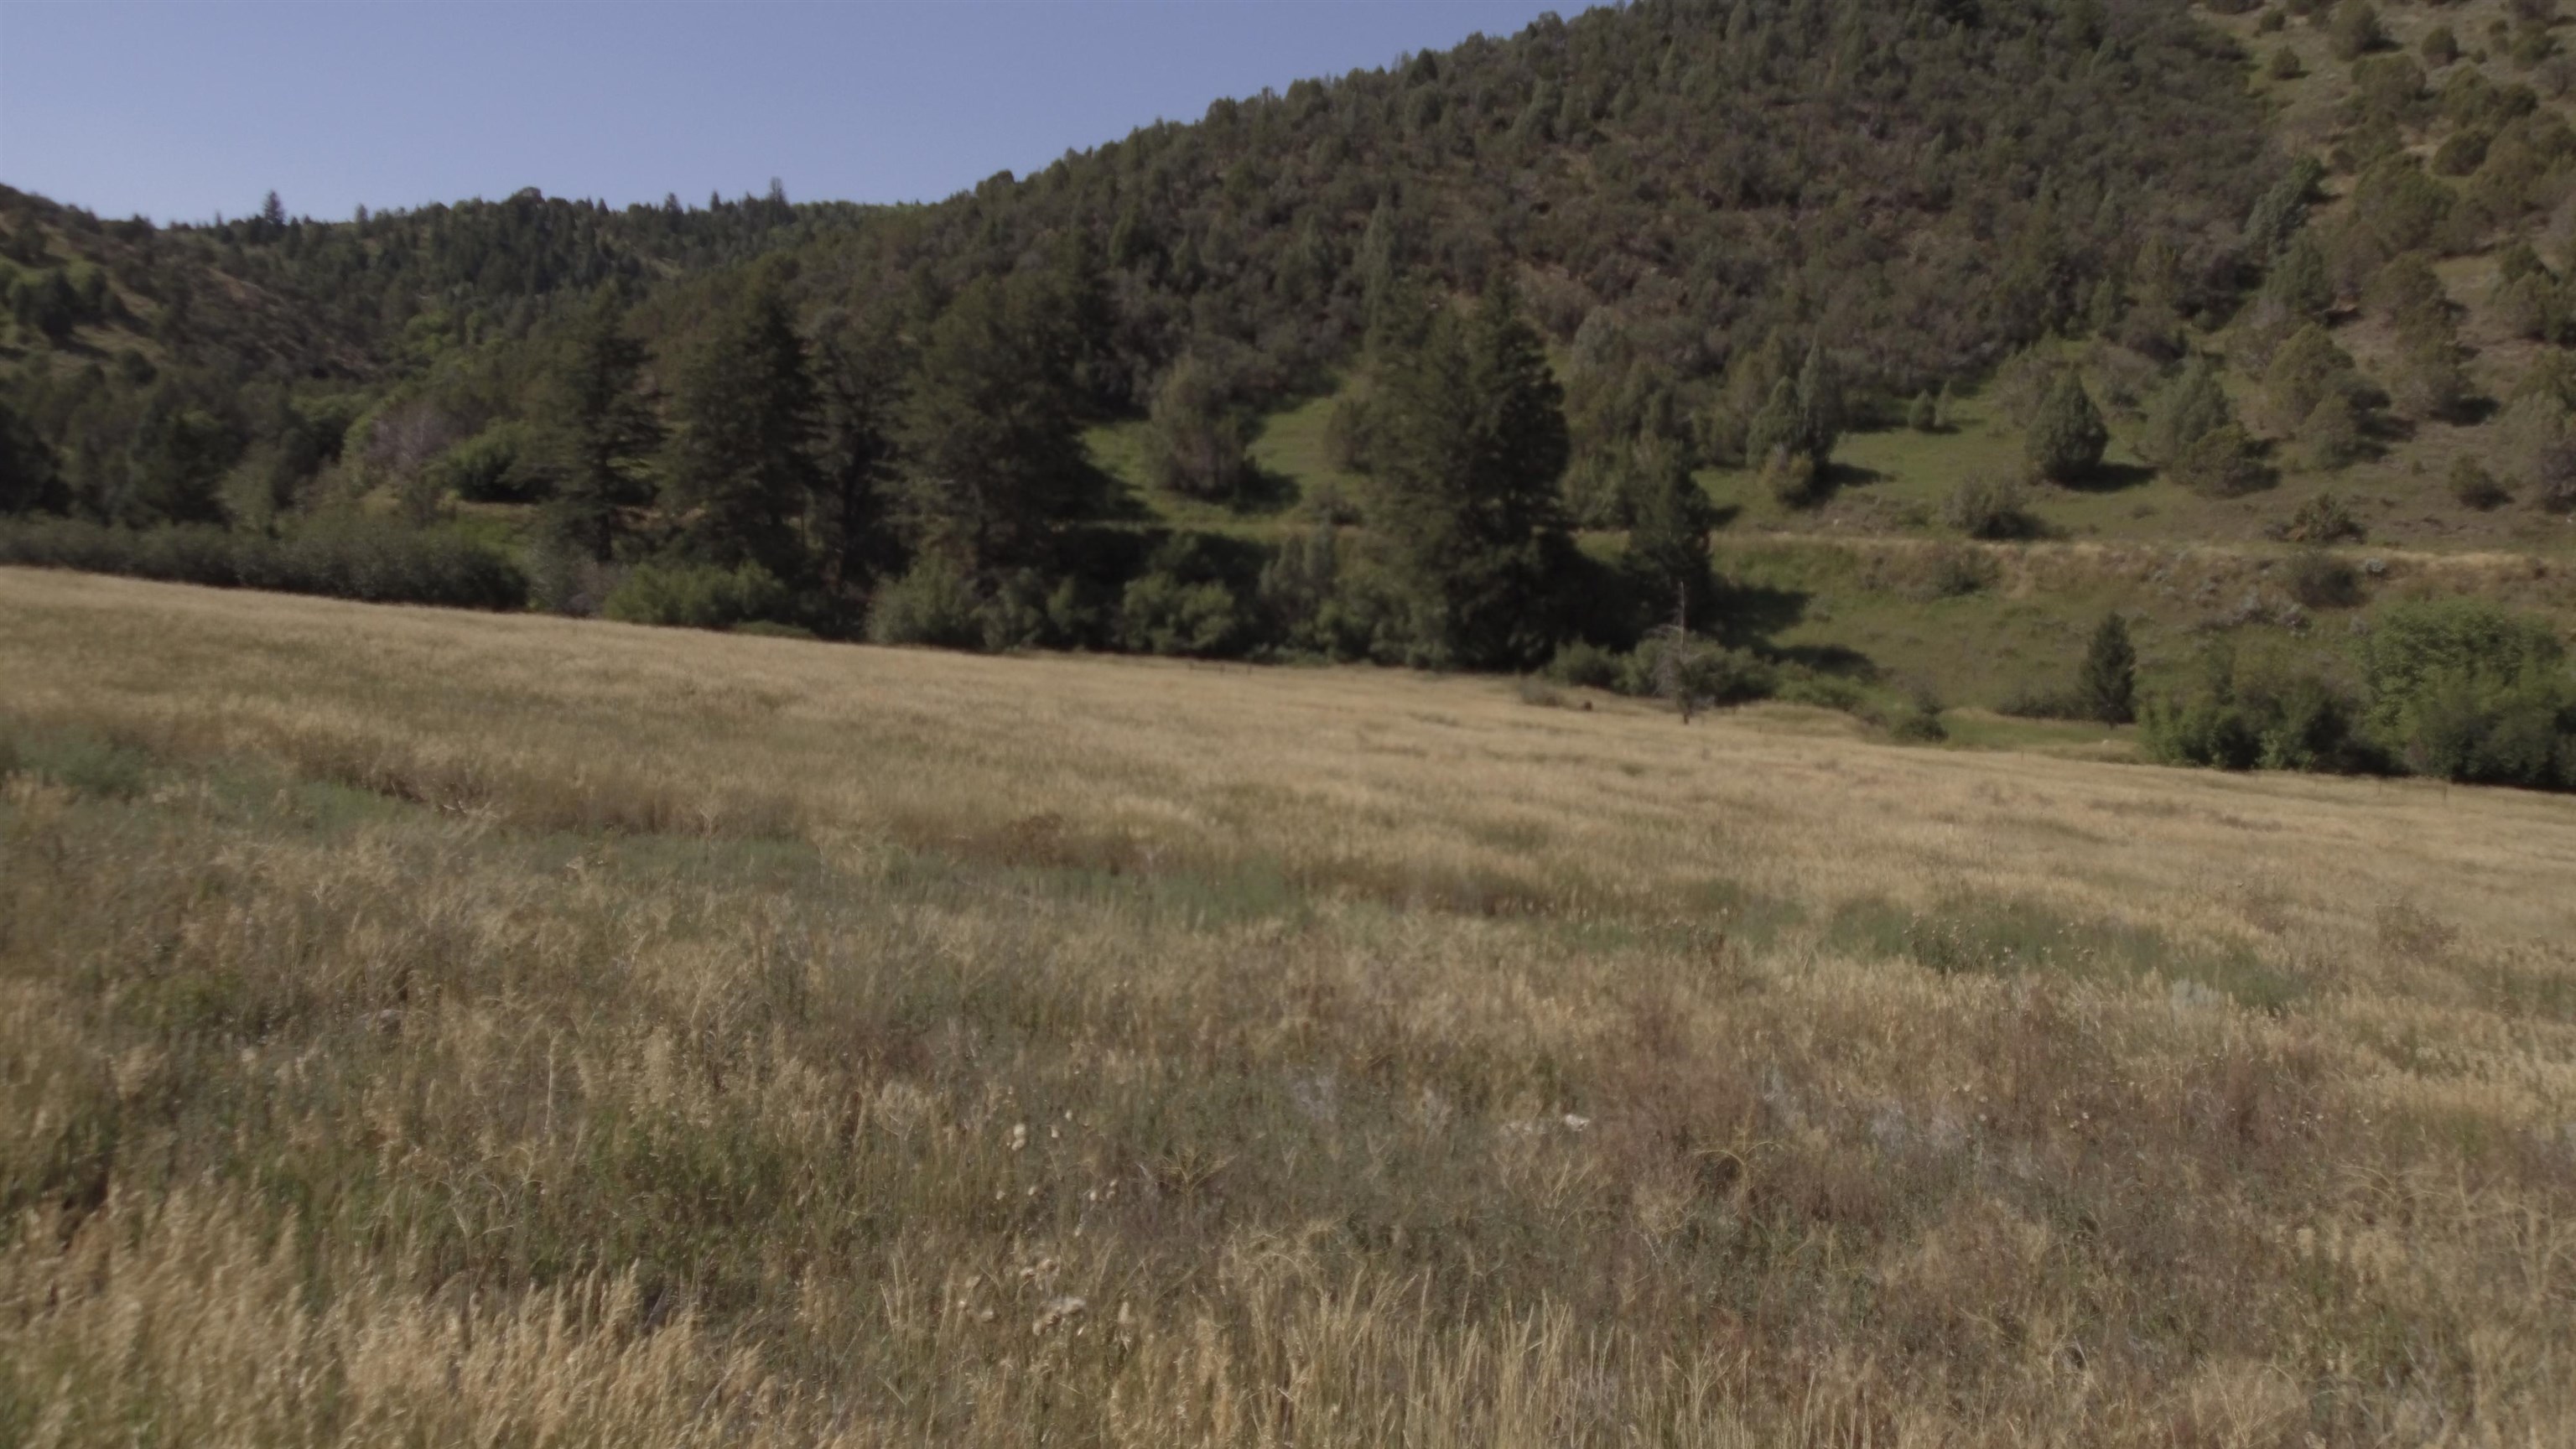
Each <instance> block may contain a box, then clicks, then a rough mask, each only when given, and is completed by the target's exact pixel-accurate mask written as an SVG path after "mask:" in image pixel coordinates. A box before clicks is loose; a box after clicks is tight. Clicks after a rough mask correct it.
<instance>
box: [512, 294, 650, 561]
mask: <svg viewBox="0 0 2576 1449" xmlns="http://www.w3.org/2000/svg"><path fill="white" fill-rule="evenodd" d="M643 374H644V344H643V343H641V342H639V341H637V340H636V339H635V338H634V337H632V336H630V335H628V333H627V331H626V305H625V301H624V299H623V298H621V297H620V296H619V295H618V294H617V289H616V288H615V287H613V286H611V287H602V288H600V289H599V292H598V295H596V296H594V297H593V298H591V301H590V305H589V306H588V307H586V308H584V309H583V310H582V313H581V316H580V318H579V320H577V321H576V322H575V323H574V325H573V332H572V336H571V338H570V340H569V343H568V345H567V347H566V348H565V351H564V354H563V360H562V362H561V364H560V367H559V370H558V371H557V372H556V374H555V375H554V377H553V378H552V379H551V380H550V383H549V386H548V389H547V390H548V392H549V394H550V396H549V397H548V398H547V403H548V407H547V408H546V410H545V412H544V414H543V415H542V416H541V417H540V419H539V426H540V428H542V429H543V431H542V432H541V433H540V434H539V436H538V440H537V448H536V452H537V454H538V457H539V459H540V466H541V467H542V468H543V469H544V470H545V471H546V472H547V473H548V474H549V475H551V477H550V481H551V482H552V484H553V495H552V496H551V497H550V498H549V499H548V500H547V503H546V508H545V520H546V528H547V531H548V532H549V533H550V534H552V535H553V537H554V538H555V539H556V540H558V541H559V542H560V543H561V544H562V545H563V546H564V547H567V548H571V549H576V550H578V551H580V552H581V553H583V554H586V555H588V556H589V557H591V558H593V559H596V560H598V561H600V562H602V563H606V562H607V561H608V560H609V559H611V558H613V557H615V556H616V552H617V545H618V542H619V541H620V540H621V539H622V538H624V537H625V535H626V532H627V527H626V510H628V509H629V508H632V507H634V506H636V505H638V504H642V503H645V502H648V501H649V500H650V499H651V498H652V496H653V489H652V472H651V469H652V458H653V454H654V453H655V451H656V450H657V449H659V448H660V446H661V442H662V424H661V420H660V419H659V418H658V417H656V416H655V415H654V412H653V402H652V399H651V398H649V397H647V396H646V395H645V394H644V390H643V387H642V379H643Z"/></svg>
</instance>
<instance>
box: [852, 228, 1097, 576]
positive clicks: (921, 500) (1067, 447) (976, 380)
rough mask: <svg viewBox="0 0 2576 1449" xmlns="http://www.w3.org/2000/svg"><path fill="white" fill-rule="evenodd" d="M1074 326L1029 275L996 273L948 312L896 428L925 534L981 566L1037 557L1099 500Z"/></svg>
mask: <svg viewBox="0 0 2576 1449" xmlns="http://www.w3.org/2000/svg"><path fill="white" fill-rule="evenodd" d="M1071 332H1072V329H1071V328H1070V327H1069V326H1068V325H1067V323H1066V321H1065V319H1064V317H1063V315H1062V309H1061V308H1060V307H1059V306H1058V304H1057V302H1056V300H1055V299H1054V298H1053V297H1052V296H1050V295H1049V293H1048V292H1047V290H1046V289H1045V288H1044V287H1043V285H1042V284H1038V283H1035V282H1032V281H1030V280H1028V279H1015V280H1013V281H1010V282H1004V281H1000V280H997V279H994V278H989V277H988V278H984V279H982V280H980V281H977V282H975V283H973V284H972V285H970V286H968V287H967V288H966V290H965V291H963V292H961V293H959V294H958V296H957V300H956V301H954V302H952V303H950V304H949V307H948V310H947V311H946V312H944V313H942V314H941V315H940V318H939V321H938V323H937V324H936V325H934V326H933V327H932V328H931V329H930V336H929V339H928V341H927V342H926V343H925V345H924V346H923V348H922V354H921V365H920V367H919V368H918V369H917V370H916V371H915V373H914V376H913V384H912V391H911V393H910V394H909V395H908V396H907V397H906V398H905V399H904V403H903V408H902V412H901V414H900V417H899V418H898V420H897V424H896V430H895V437H896V441H897V444H898V446H899V447H900V448H901V450H902V454H903V458H904V465H903V470H902V473H901V475H900V479H899V485H898V486H899V488H900V490H901V502H902V506H903V511H904V513H905V515H906V517H907V521H908V522H909V524H910V526H911V529H912V533H913V537H914V541H915V543H916V545H917V546H919V547H921V548H924V549H927V550H930V551H933V552H937V553H943V554H946V555H948V556H949V557H950V558H951V559H952V560H954V561H955V562H956V563H958V564H960V565H962V566H964V567H966V568H968V569H970V570H974V571H978V572H988V573H989V572H992V571H995V570H999V569H1003V568H1006V567H1010V566H1014V565H1032V564H1037V563H1040V562H1043V561H1044V559H1045V556H1046V554H1047V553H1048V552H1049V551H1050V548H1051V545H1052V543H1053V541H1054V538H1055V535H1056V532H1057V530H1058V528H1059V527H1060V526H1061V525H1063V524H1065V523H1067V522H1070V521H1072V520H1073V519H1075V518H1078V517H1080V516H1082V515H1083V514H1084V513H1086V512H1088V511H1089V510H1090V509H1091V507H1092V506H1093V505H1094V504H1095V503H1096V501H1097V497H1098V493H1097V474H1096V473H1095V471H1094V470H1093V469H1092V467H1091V464H1090V460H1089V458H1088V457H1087V456H1086V455H1085V454H1084V452H1083V447H1082V436H1081V432H1080V417H1081V415H1080V405H1079V404H1080V399H1079V396H1078V393H1077V389H1076V387H1075V383H1074V365H1073V363H1074V358H1073V353H1074V351H1075V343H1074V340H1073V338H1072V336H1071Z"/></svg>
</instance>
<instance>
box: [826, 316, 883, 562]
mask: <svg viewBox="0 0 2576 1449" xmlns="http://www.w3.org/2000/svg"><path fill="white" fill-rule="evenodd" d="M836 322H837V325H831V326H827V327H825V328H824V329H822V331H821V333H820V334H819V335H818V337H817V338H816V340H815V347H814V361H813V372H814V384H815V391H816V392H817V394H818V395H819V398H820V401H821V405H822V416H821V427H820V429H819V430H818V432H817V434H816V438H815V446H814V468H815V483H816V488H817V492H816V495H815V498H816V504H817V507H816V510H815V516H814V518H813V521H812V524H811V528H810V533H811V536H812V538H813V540H814V545H815V548H816V551H817V558H816V564H817V566H818V570H819V573H820V575H821V582H822V585H823V588H824V590H825V592H826V593H827V594H832V595H836V596H840V597H842V598H843V599H845V600H850V599H852V598H853V597H854V596H855V594H856V593H857V591H858V590H860V589H861V588H863V587H864V586H865V585H867V584H868V583H870V582H871V581H873V580H874V579H876V578H878V577H880V576H882V575H884V574H886V573H889V572H891V571H892V570H893V569H894V567H895V565H896V563H897V562H898V559H897V549H896V547H895V539H894V537H893V533H892V531H891V530H890V529H889V528H888V527H887V519H886V492H887V488H888V485H889V482H890V480H891V477H892V474H893V468H894V460H895V445H894V426H895V409H896V404H897V402H898V400H899V399H900V397H901V391H900V384H901V374H902V368H903V362H904V359H903V356H902V347H901V343H900V341H899V339H898V338H897V336H896V335H895V333H894V330H893V328H892V326H891V325H890V324H889V323H886V322H884V321H881V320H875V319H871V320H870V321H869V322H867V323H864V324H861V323H853V322H850V321H848V319H846V318H840V319H836Z"/></svg>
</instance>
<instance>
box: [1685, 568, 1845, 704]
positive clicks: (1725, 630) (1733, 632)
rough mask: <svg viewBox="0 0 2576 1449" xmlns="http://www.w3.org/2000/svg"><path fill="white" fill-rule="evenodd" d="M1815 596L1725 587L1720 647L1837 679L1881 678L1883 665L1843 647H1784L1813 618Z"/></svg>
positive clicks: (1719, 609)
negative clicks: (1785, 637)
mask: <svg viewBox="0 0 2576 1449" xmlns="http://www.w3.org/2000/svg"><path fill="white" fill-rule="evenodd" d="M1814 598H1815V595H1814V594H1813V593H1811V592H1809V591H1808V590H1805V589H1788V588H1781V587H1779V586H1777V585H1773V584H1738V583H1721V584H1720V585H1719V586H1718V594H1717V599H1716V603H1715V608H1716V614H1717V618H1718V620H1719V621H1720V622H1719V623H1718V624H1717V626H1716V629H1715V631H1714V632H1715V634H1716V636H1717V640H1718V642H1719V643H1721V644H1723V645H1725V646H1726V647H1727V648H1730V649H1746V650H1750V651H1752V652H1753V653H1756V654H1759V655H1761V656H1763V657H1764V658H1767V659H1773V660H1777V661H1778V662H1780V663H1782V664H1793V665H1798V666H1801V667H1803V668H1807V669H1811V670H1814V671H1815V672H1816V673H1818V674H1829V675H1833V676H1835V677H1837V678H1842V679H1851V680H1859V681H1868V680H1874V679H1876V678H1878V677H1879V667H1878V664H1877V661H1875V660H1873V659H1871V658H1870V657H1869V656H1868V655H1866V654H1863V653H1861V652H1860V651H1859V650H1857V649H1853V648H1850V647H1848V646H1846V645H1841V644H1782V643H1780V642H1778V636H1779V635H1780V634H1782V633H1784V632H1786V631H1787V630H1789V629H1790V628H1792V627H1794V626H1796V625H1797V624H1798V622H1799V621H1800V620H1802V619H1804V618H1806V616H1807V605H1808V603H1809V602H1810V601H1811V600H1813V599H1814Z"/></svg>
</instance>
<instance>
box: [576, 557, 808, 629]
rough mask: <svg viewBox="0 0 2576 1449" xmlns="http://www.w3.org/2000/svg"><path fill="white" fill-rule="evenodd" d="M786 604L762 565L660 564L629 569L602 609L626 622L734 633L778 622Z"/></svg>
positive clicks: (785, 597)
mask: <svg viewBox="0 0 2576 1449" xmlns="http://www.w3.org/2000/svg"><path fill="white" fill-rule="evenodd" d="M788 603H789V600H788V595H787V589H786V586H785V585H783V584H781V583H779V581H778V580H777V578H776V577H775V576H773V575H772V574H771V573H770V572H769V571H768V570H767V569H764V568H762V567H761V566H760V565H758V564H750V563H747V564H743V565H741V566H740V567H737V568H730V569H724V568H717V567H715V566H713V565H710V564H680V563H667V562H656V563H648V564H644V565H642V566H640V567H638V568H636V569H634V570H632V571H630V572H629V573H628V574H627V575H626V578H625V580H624V581H623V582H621V583H619V584H618V586H617V587H616V589H615V590H614V591H613V592H611V593H610V594H609V596H608V598H607V599H606V600H605V601H604V602H603V603H602V604H601V605H600V610H599V611H600V613H601V614H602V615H604V616H606V617H608V618H611V619H615V620H617V621H618V622H619V623H622V624H660V625H666V626H676V627H680V628H688V629H730V628H732V627H734V626H735V625H737V624H744V623H749V622H751V621H753V620H757V619H769V618H774V617H775V616H777V615H778V614H780V613H782V612H783V611H785V610H786V608H787V607H788Z"/></svg>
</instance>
